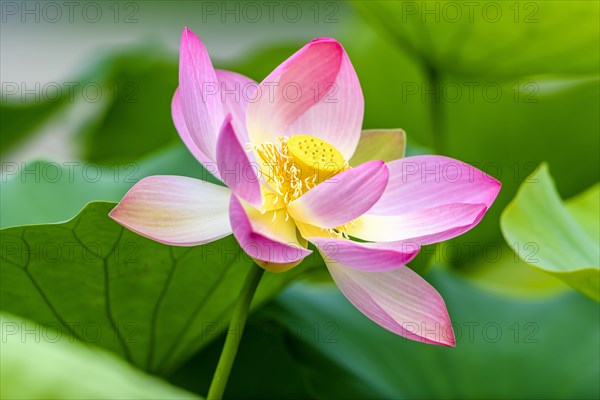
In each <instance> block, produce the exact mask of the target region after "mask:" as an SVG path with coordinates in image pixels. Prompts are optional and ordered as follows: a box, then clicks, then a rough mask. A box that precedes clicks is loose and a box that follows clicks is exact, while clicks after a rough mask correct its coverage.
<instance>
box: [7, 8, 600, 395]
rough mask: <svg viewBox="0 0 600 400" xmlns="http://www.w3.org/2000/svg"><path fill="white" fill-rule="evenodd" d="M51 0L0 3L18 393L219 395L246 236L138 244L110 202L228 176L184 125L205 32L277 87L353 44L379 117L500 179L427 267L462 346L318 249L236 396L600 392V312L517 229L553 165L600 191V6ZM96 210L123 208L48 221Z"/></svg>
mask: <svg viewBox="0 0 600 400" xmlns="http://www.w3.org/2000/svg"><path fill="white" fill-rule="evenodd" d="M52 4H54V6H48V3H46V2H35V1H32V2H20V1H19V2H8V1H6V2H2V5H1V7H2V9H1V11H2V17H1V18H2V25H1V35H0V44H1V67H2V68H1V70H2V71H1V75H2V77H1V78H2V93H1V94H2V102H1V108H0V110H1V119H0V121H1V150H0V161H1V164H2V176H1V178H2V181H1V184H0V185H1V193H0V200H1V203H0V217H1V222H0V225H1V227H2V228H6V229H4V230H3V231H2V260H1V262H2V268H1V272H2V275H1V278H2V279H1V281H0V284H1V289H2V295H1V303H0V308H1V310H2V312H3V316H2V341H1V345H2V360H1V361H2V365H1V367H2V371H1V392H0V393H1V394H2V398H7V399H9V398H40V399H42V398H180V397H184V398H185V397H194V396H204V395H205V394H206V392H207V388H208V385H209V383H210V379H211V376H212V372H213V370H214V367H215V365H216V362H217V359H218V355H219V352H220V348H221V346H222V343H223V340H224V336H223V329H224V328H225V327H226V326H227V320H228V318H229V314H230V312H231V305H232V304H233V301H234V300H235V295H236V292H237V290H239V286H240V285H241V282H242V279H243V276H244V272H245V269H244V267H245V266H247V265H249V263H250V260H248V259H246V258H244V257H243V256H241V255H239V253H238V249H237V248H236V245H235V243H234V242H232V241H231V240H229V239H223V240H222V241H219V242H218V243H217V244H216V245H215V246H216V247H212V248H211V247H208V248H206V249H204V250H203V249H202V248H197V249H192V250H189V251H188V250H185V249H171V248H169V247H168V246H163V245H159V244H155V243H151V242H150V241H148V240H146V239H143V238H139V237H137V236H136V235H134V234H131V233H128V232H126V233H124V234H123V235H122V236H119V235H120V233H119V228H118V226H117V225H116V224H114V223H112V221H110V220H109V219H108V218H107V217H106V213H107V212H108V210H109V209H110V207H111V204H107V203H103V202H116V201H119V200H120V198H121V197H122V196H123V194H124V193H125V192H126V191H127V190H128V189H129V188H130V187H131V186H132V185H133V184H134V183H135V182H136V181H138V180H139V179H141V178H143V177H144V176H149V175H156V174H178V175H186V176H193V177H199V178H204V179H210V178H209V177H208V176H207V175H208V174H207V173H206V171H204V170H203V169H202V168H201V167H200V166H199V164H198V163H197V162H196V161H195V160H194V159H193V157H192V156H191V155H190V154H189V153H188V152H187V150H186V149H185V147H184V146H183V144H182V143H181V142H180V140H179V137H178V135H177V132H176V131H175V128H174V127H173V124H172V121H171V116H170V102H171V96H172V94H173V91H174V89H175V87H176V86H177V79H178V74H177V66H178V46H179V39H180V34H181V30H182V29H183V27H185V26H187V27H189V28H191V29H192V30H193V31H195V32H196V34H197V35H198V36H199V37H200V38H201V39H202V40H203V42H204V43H205V45H206V47H207V48H208V51H209V53H210V54H211V57H212V59H213V64H214V65H215V66H216V67H218V68H224V69H230V70H234V71H237V72H240V73H243V74H246V75H247V76H249V77H251V78H253V79H255V80H257V81H260V80H261V79H262V78H264V77H265V76H266V75H267V74H268V73H269V72H270V71H271V70H272V69H273V68H275V67H276V66H277V65H278V64H279V63H281V62H282V61H283V60H285V59H286V58H287V57H288V56H289V55H291V54H292V53H293V52H294V51H296V50H297V49H299V48H300V47H301V46H303V45H304V44H305V43H306V42H307V41H309V40H310V39H312V38H315V37H320V36H331V37H335V38H336V39H337V40H339V41H340V42H341V43H342V44H343V46H344V47H345V49H346V51H347V52H348V54H349V56H350V59H351V61H352V63H353V65H354V67H355V69H356V71H357V74H358V76H359V79H360V81H361V85H362V89H363V93H364V96H365V120H364V128H403V129H404V130H405V131H406V132H407V138H408V153H409V155H410V154H421V153H427V154H444V155H447V156H450V157H454V158H457V159H460V160H463V161H466V162H468V163H471V164H473V165H474V166H476V167H478V168H480V169H482V170H484V171H485V172H487V173H489V174H490V175H493V176H495V177H496V178H498V179H499V180H500V181H501V182H502V183H503V187H502V191H501V192H500V195H499V197H498V199H497V200H496V202H495V203H494V205H493V207H492V208H491V210H490V211H489V212H488V214H487V215H486V217H485V218H484V220H483V221H482V222H481V223H480V224H479V226H477V227H476V228H475V229H473V230H472V231H470V232H469V233H467V234H465V235H463V236H461V237H460V238H457V239H455V240H453V241H451V242H449V243H445V244H443V245H439V246H430V247H428V248H426V249H423V251H422V253H421V255H419V256H418V257H417V259H416V260H415V261H414V262H412V263H411V265H410V266H411V267H412V268H413V269H415V270H416V271H417V272H419V273H420V274H422V275H423V276H424V277H425V278H426V279H427V280H428V281H430V282H431V283H432V284H433V285H434V286H435V287H436V288H437V289H438V290H439V291H440V293H441V294H442V296H443V297H444V299H445V301H446V304H447V306H448V309H449V312H450V316H451V318H452V320H453V323H454V329H455V333H456V335H457V347H456V348H454V349H449V348H440V347H434V346H430V345H425V344H421V343H415V342H410V341H408V340H405V339H402V338H400V337H397V336H395V335H394V334H392V333H389V332H387V331H384V330H383V329H382V328H380V327H378V326H377V325H375V324H374V323H372V322H371V321H370V320H368V319H367V318H366V317H364V316H362V315H361V314H360V313H359V312H358V311H356V310H355V309H354V308H353V307H352V306H351V305H350V304H349V303H348V302H347V301H346V300H345V298H344V297H343V296H342V295H341V293H340V292H339V291H338V290H337V289H336V288H335V286H334V285H333V284H332V282H331V281H329V278H327V275H326V273H324V272H323V266H322V262H321V260H319V259H317V258H316V257H311V258H310V259H309V260H307V261H305V262H304V263H303V264H302V265H301V266H300V267H298V268H296V269H294V270H292V271H290V272H289V273H285V274H281V275H276V276H270V277H269V278H268V279H266V280H265V281H264V282H263V283H262V284H261V288H260V293H259V298H257V301H256V303H255V306H256V307H255V312H254V313H253V314H252V316H251V319H250V322H249V326H248V327H247V329H248V330H247V332H246V334H245V336H244V340H243V341H242V345H241V350H240V354H239V356H238V360H237V362H236V365H235V366H234V370H233V373H232V377H231V381H230V384H229V386H228V389H227V391H226V397H230V398H343V399H347V398H382V399H384V398H394V399H395V398H536V399H537V398H598V397H600V383H599V382H600V380H599V376H600V340H599V338H600V308H599V305H598V303H596V302H594V301H593V300H592V299H590V298H588V297H585V296H584V295H582V294H580V293H578V292H577V291H575V290H573V289H572V288H570V287H568V286H567V285H565V284H564V283H562V282H561V281H560V280H558V279H556V278H555V277H553V276H550V275H547V274H545V273H543V272H541V271H539V270H537V269H534V268H531V267H530V266H528V265H527V263H526V262H524V261H521V259H522V258H524V257H523V254H522V253H523V252H527V251H529V249H528V248H523V247H522V246H521V244H520V243H517V244H516V247H515V244H514V243H512V242H509V243H507V242H506V241H505V239H504V238H503V235H502V232H501V230H500V222H499V220H500V214H501V213H502V211H503V210H504V209H505V207H506V206H507V204H509V202H510V201H511V200H512V199H513V198H514V197H515V195H516V193H517V190H518V188H519V187H520V185H521V184H522V183H523V182H524V181H526V178H527V177H528V176H529V175H530V174H532V173H535V172H537V171H538V169H539V165H540V163H542V162H546V163H547V164H548V166H549V168H550V171H551V174H552V176H553V178H554V180H555V183H556V189H557V191H558V194H559V195H560V197H562V198H565V199H566V198H570V197H573V196H575V195H577V194H579V193H581V192H583V191H584V190H586V189H587V188H589V187H590V186H592V185H594V184H595V183H597V182H598V180H599V175H600V158H599V154H600V151H599V150H600V134H599V133H600V118H599V112H598V110H599V109H600V91H599V88H600V86H599V82H600V81H599V76H600V75H599V65H600V50H599V49H600V40H599V35H600V33H599V20H600V11H599V9H600V7H599V3H598V2H596V1H566V0H563V1H473V2H463V1H381V2H379V1H368V2H367V1H364V2H359V1H356V2H330V1H302V2H297V1H296V2H294V1H291V2H283V1H279V2H261V1H258V2H239V1H238V2H213V1H208V2H191V1H170V2H167V1H124V2H77V5H75V6H73V8H72V9H69V8H68V7H69V6H66V5H64V4H63V3H60V2H58V3H52ZM90 201H103V202H101V203H93V204H91V205H89V206H87V207H86V208H85V209H84V210H83V211H82V213H81V214H79V216H78V217H77V219H76V220H74V221H71V222H69V223H66V224H64V225H58V226H56V225H52V226H49V225H44V224H50V223H57V222H61V221H65V220H68V219H71V218H73V217H75V216H76V215H77V214H78V213H79V212H80V210H81V209H82V208H83V207H84V206H85V205H86V204H87V203H88V202H90ZM542 201H543V200H542ZM595 203H597V201H595ZM592 207H596V209H597V207H598V206H597V204H592ZM594 218H595V222H596V228H597V225H598V224H600V221H598V217H597V212H596V214H595V215H594V216H592V217H591V221H592V222H593V221H594ZM588 221H590V219H589V218H588ZM33 224H37V225H33ZM40 224H41V225H40ZM28 225H32V226H28ZM557 229H558V228H557ZM99 232H100V233H99ZM593 236H594V235H592V237H593ZM90 241H91V242H90ZM531 241H532V242H535V243H536V244H537V245H538V246H539V249H540V251H541V252H542V253H543V250H544V246H554V245H555V243H551V242H548V243H540V242H536V238H531ZM597 241H598V239H597V237H596V239H595V243H597ZM74 243H75V244H74ZM77 243H79V244H80V245H81V247H83V248H84V250H83V251H81V249H79V250H80V251H77V248H78V247H77V246H78V244H77ZM84 243H85V244H87V245H88V246H87V247H86V246H84ZM89 243H93V244H94V245H95V246H96V247H90V246H89ZM114 243H116V245H113V244H114ZM515 243H516V242H515ZM111 246H112V247H111ZM128 246H129V247H128ZM558 246H560V244H559V245H558ZM69 248H71V249H75V250H74V253H69V252H68V251H67V250H68V249H69ZM224 248H226V249H231V251H228V252H225V253H227V254H226V255H227V257H233V258H232V259H228V260H225V258H227V257H225V256H223V249H224ZM511 248H512V249H511ZM115 249H116V250H115ZM128 249H129V250H128ZM119 251H120V253H119ZM128 251H129V252H128ZM565 251H568V249H567V250H565ZM515 252H516V253H515ZM517 253H518V254H517ZM90 254H92V255H91V256H90ZM116 254H118V257H117V256H116ZM525 261H529V260H527V259H525ZM595 261H596V267H597V266H598V265H600V260H597V259H596V260H595ZM223 265H227V268H224V267H223ZM81 342H84V343H87V344H89V345H82V344H81Z"/></svg>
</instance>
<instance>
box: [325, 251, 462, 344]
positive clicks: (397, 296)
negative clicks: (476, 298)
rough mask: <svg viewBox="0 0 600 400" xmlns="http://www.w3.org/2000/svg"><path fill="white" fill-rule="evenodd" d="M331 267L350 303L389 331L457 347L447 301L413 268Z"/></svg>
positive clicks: (426, 341) (336, 265) (335, 264)
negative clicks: (365, 268) (370, 270)
mask: <svg viewBox="0 0 600 400" xmlns="http://www.w3.org/2000/svg"><path fill="white" fill-rule="evenodd" d="M327 267H328V268H329V272H330V273H331V276H333V279H334V280H335V283H336V284H337V286H338V287H339V288H340V290H341V291H342V293H344V295H345V296H346V297H347V298H348V300H350V302H351V303H352V304H354V306H355V307H356V308H358V309H359V310H360V311H361V312H362V313H363V314H364V315H366V316H367V317H369V318H370V319H371V320H373V321H374V322H376V323H377V324H379V325H381V326H382V327H384V328H385V329H387V330H389V331H391V332H394V333H396V334H397V335H400V336H404V337H406V338H408V339H412V340H416V341H419V342H424V343H430V344H438V345H443V346H455V345H456V342H455V339H454V332H453V329H452V325H451V323H450V317H449V316H448V311H447V310H446V304H445V303H444V300H443V299H442V297H441V296H440V294H439V293H438V292H437V291H436V290H435V289H434V288H433V287H432V286H431V285H430V284H429V283H427V282H426V281H425V280H424V279H423V278H421V277H420V276H419V275H418V274H416V273H415V272H413V271H412V270H411V269H410V268H407V267H404V266H398V268H397V269H394V270H392V271H385V272H365V271H359V270H356V269H350V268H346V267H345V266H343V265H342V264H340V263H336V262H328V263H327Z"/></svg>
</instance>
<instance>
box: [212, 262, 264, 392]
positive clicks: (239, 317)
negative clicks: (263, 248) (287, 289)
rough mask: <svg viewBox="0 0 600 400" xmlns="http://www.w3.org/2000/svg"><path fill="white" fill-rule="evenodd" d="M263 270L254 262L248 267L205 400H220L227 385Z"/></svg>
mask: <svg viewBox="0 0 600 400" xmlns="http://www.w3.org/2000/svg"><path fill="white" fill-rule="evenodd" d="M264 272H265V270H264V269H263V268H261V267H260V266H258V264H256V263H254V264H252V266H251V267H250V271H249V272H248V275H247V276H246V280H245V281H244V285H243V286H242V290H241V291H240V295H239V297H238V300H237V303H236V305H235V309H234V310H233V315H232V316H231V323H230V325H229V330H228V331H227V337H226V338H225V345H224V346H223V351H222V352H221V358H219V363H218V364H217V369H216V370H215V374H214V375H213V379H212V382H211V383H210V388H209V389H208V396H207V400H220V399H221V398H222V397H223V392H224V391H225V386H226V385H227V379H228V378H229V373H230V372H231V367H232V366H233V360H234V359H235V355H236V354H237V351H238V347H239V346H240V342H241V340H242V334H243V333H244V326H245V325H246V320H247V319H248V311H249V310H250V303H252V297H253V296H254V293H255V292H256V288H257V287H258V283H259V282H260V278H261V277H262V275H263V273H264Z"/></svg>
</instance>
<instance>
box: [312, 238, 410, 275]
mask: <svg viewBox="0 0 600 400" xmlns="http://www.w3.org/2000/svg"><path fill="white" fill-rule="evenodd" d="M308 240H309V241H310V242H312V243H313V244H314V245H315V246H317V249H319V252H320V253H321V255H322V256H323V258H324V259H325V261H326V262H335V263H338V264H341V265H343V266H345V267H347V268H352V269H357V270H360V271H367V272H380V271H388V270H392V269H396V268H400V267H404V264H406V263H407V262H409V261H411V260H412V259H413V258H415V256H416V255H417V254H418V253H419V249H420V247H419V246H417V245H415V244H413V243H402V242H393V243H358V242H353V241H351V240H346V239H330V238H323V237H311V238H308Z"/></svg>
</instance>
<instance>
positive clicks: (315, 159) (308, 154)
mask: <svg viewBox="0 0 600 400" xmlns="http://www.w3.org/2000/svg"><path fill="white" fill-rule="evenodd" d="M287 150H288V155H289V156H290V157H291V159H292V161H293V162H294V164H295V165H296V166H297V167H298V168H299V169H300V170H301V176H302V179H307V178H309V179H314V182H315V183H320V182H323V181H324V180H326V179H328V178H331V177H332V176H333V175H335V174H337V173H338V172H341V171H343V170H344V169H346V166H347V163H346V160H344V156H342V153H340V152H339V151H338V149H336V148H335V147H333V146H332V145H330V144H329V143H327V142H326V141H324V140H322V139H319V138H317V137H314V136H309V135H294V136H291V137H290V138H289V140H288V141H287Z"/></svg>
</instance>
